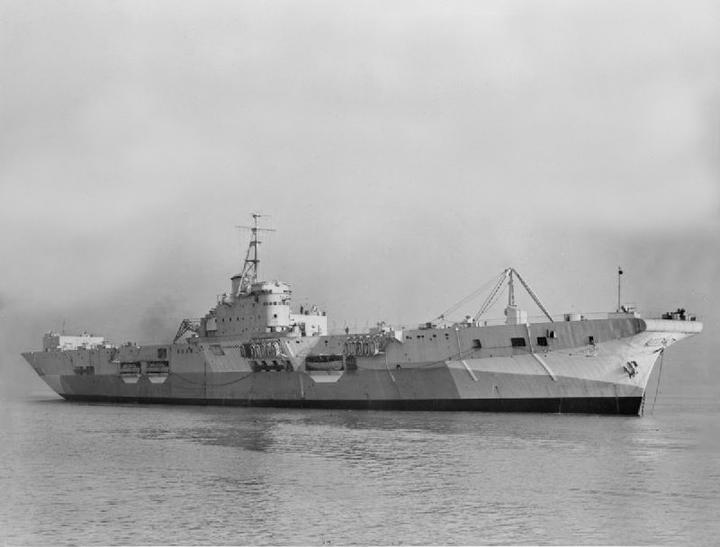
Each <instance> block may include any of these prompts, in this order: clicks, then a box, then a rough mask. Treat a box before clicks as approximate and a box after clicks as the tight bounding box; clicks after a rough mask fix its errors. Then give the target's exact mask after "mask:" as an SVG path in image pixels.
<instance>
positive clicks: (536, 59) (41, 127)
mask: <svg viewBox="0 0 720 547" xmlns="http://www.w3.org/2000/svg"><path fill="white" fill-rule="evenodd" d="M0 62H1V63H2V64H1V67H2V70H1V71H0V189H1V190H2V194H1V196H2V199H1V200H0V230H1V231H2V233H1V235H0V253H1V256H2V275H1V276H0V335H2V338H1V339H0V341H1V343H2V347H1V348H0V358H2V361H3V369H4V370H5V372H4V373H3V374H4V375H5V378H7V375H8V374H9V373H8V372H7V370H9V369H11V370H13V371H17V370H19V369H21V368H22V367H24V365H23V364H22V362H21V360H20V358H19V357H18V353H19V352H20V351H21V350H27V349H33V348H39V347H40V343H41V337H42V334H43V333H44V332H45V331H47V330H50V329H55V330H59V329H60V328H62V325H63V323H64V324H65V328H66V330H68V331H83V330H87V331H92V332H95V333H98V334H104V335H105V336H107V337H109V338H110V339H112V340H113V341H115V342H122V341H124V340H137V341H146V340H158V339H162V338H164V337H167V336H170V337H171V336H172V334H173V333H174V331H175V329H176V327H177V324H178V323H179V321H180V319H182V318H183V317H200V316H201V315H203V314H204V313H206V312H207V311H208V310H209V309H210V307H211V306H213V305H214V303H215V299H216V295H217V294H218V293H222V292H225V291H227V290H228V289H229V277H230V276H231V275H233V274H234V273H237V271H239V269H240V267H241V264H240V258H241V254H242V253H244V248H245V245H246V243H247V237H248V234H247V233H241V232H239V231H238V230H237V229H236V228H235V226H236V225H239V224H248V223H249V222H250V220H251V219H250V216H249V214H250V213H251V212H252V211H260V212H263V213H267V214H269V215H272V216H271V217H269V218H267V219H266V225H267V226H268V227H271V228H274V229H276V230H277V231H276V232H274V233H272V234H270V235H269V236H268V238H267V239H266V241H265V242H264V243H263V246H262V252H263V255H262V258H263V259H264V262H263V264H262V268H261V269H262V274H263V277H267V278H279V279H282V280H284V281H287V282H289V283H291V284H292V286H293V289H294V294H295V297H296V301H297V302H298V304H299V303H302V302H307V303H318V304H322V305H323V306H324V307H325V308H326V309H327V311H328V314H329V316H330V318H329V320H330V323H331V325H332V324H333V323H335V324H336V326H343V325H345V324H346V323H347V324H349V325H351V326H353V325H355V324H357V325H358V326H365V324H373V323H374V322H375V321H379V320H386V321H388V322H391V323H396V324H398V323H403V324H409V323H418V322H422V321H426V320H429V319H432V318H433V317H435V316H437V315H438V314H439V313H441V312H442V311H443V310H445V309H446V308H448V307H449V306H451V305H452V304H454V303H455V302H457V301H459V300H460V299H462V298H463V297H464V296H465V295H467V294H469V293H470V292H472V291H473V290H474V289H476V288H477V287H479V286H480V285H482V284H483V283H485V282H486V281H488V280H489V279H491V278H492V277H494V276H496V275H497V274H499V273H500V271H502V269H503V268H505V267H508V266H515V267H516V268H517V269H518V270H519V271H520V272H521V273H522V274H523V275H524V277H525V278H526V279H527V280H528V281H529V282H530V284H531V285H532V286H533V288H534V289H535V291H536V292H537V293H538V295H539V296H540V298H541V299H543V300H544V302H545V304H546V306H547V307H548V308H549V309H550V311H551V312H552V313H563V312H566V311H571V310H572V311H583V312H590V311H603V310H611V309H613V308H614V306H615V303H616V293H615V291H616V269H617V266H618V265H622V266H623V268H624V270H625V275H624V279H623V282H624V296H625V298H624V300H626V301H629V302H635V303H637V305H638V306H639V307H641V308H644V309H646V310H652V311H663V310H666V309H674V308H677V307H678V306H685V307H687V308H688V309H691V310H692V311H694V312H696V313H698V314H699V315H700V316H701V318H702V319H703V320H704V322H705V325H706V332H705V333H704V334H703V335H702V336H701V337H698V338H695V339H693V340H691V341H687V342H685V343H684V344H683V345H682V346H678V349H677V350H675V352H674V353H673V354H672V355H673V356H674V361H675V362H676V363H677V364H676V365H675V367H674V368H673V370H674V372H672V371H671V372H670V373H666V374H670V375H671V376H670V378H671V379H672V378H673V376H672V375H673V374H675V378H676V379H682V378H688V377H690V378H691V380H692V381H695V382H705V383H707V382H708V381H709V380H712V379H714V378H716V377H717V374H716V373H715V372H714V366H715V365H716V364H718V363H717V362H718V359H717V357H716V354H715V353H714V352H713V351H712V346H713V343H714V342H717V340H718V330H719V329H720V312H718V309H719V308H720V295H719V292H720V291H719V290H718V287H719V286H720V142H719V139H720V129H719V124H720V68H719V67H720V4H718V3H717V2H660V1H648V2H641V1H634V2H625V1H623V2H613V1H584V2H581V1H567V2H561V1H556V2H542V1H541V2H536V1H533V2H517V1H502V2H492V1H483V2H475V1H467V2H460V1H458V2H440V1H435V2H421V1H412V2H411V1H407V2H393V1H382V2H369V1H363V2H342V1H341V2H338V1H327V2H309V1H303V2H250V1H245V2H239V1H235V2H214V1H202V2H179V1H167V2H147V1H142V2H131V1H122V2H119V1H116V2H109V1H108V2H96V1H89V0H88V1H63V2H59V1H46V2H43V1H37V2H27V1H24V0H23V1H17V2H13V1H11V2H7V1H0ZM481 303H482V299H480V300H478V301H476V302H475V303H474V304H471V305H470V306H469V308H468V309H467V310H465V311H466V312H467V313H474V312H475V311H477V309H478V308H479V307H480V304H481ZM528 307H529V308H530V312H531V314H537V313H538V312H537V310H536V309H533V308H531V307H530V306H529V305H528ZM490 316H494V317H501V316H502V307H501V306H499V307H497V308H496V309H495V310H494V312H493V313H491V314H490ZM459 317H462V313H461V314H460V316H459ZM683 346H684V347H685V349H684V350H683V349H681V348H682V347H683ZM668 368H672V367H668ZM17 374H21V373H17ZM0 382H2V374H0Z"/></svg>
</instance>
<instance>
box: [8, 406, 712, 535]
mask: <svg viewBox="0 0 720 547" xmlns="http://www.w3.org/2000/svg"><path fill="white" fill-rule="evenodd" d="M646 410H649V409H646ZM718 417H720V406H719V405H718V404H717V403H715V402H714V401H712V400H710V399H708V400H694V401H692V402H689V401H687V400H685V399H670V398H666V399H664V400H660V401H659V402H658V404H657V407H656V408H655V411H654V413H653V415H652V416H649V415H646V416H645V417H643V418H635V417H610V416H572V415H531V414H492V413H464V412H458V413H430V412H371V411H329V410H281V409H244V408H222V407H182V406H160V405H102V404H77V403H66V402H63V401H61V400H58V399H50V398H39V399H33V400H19V401H13V400H7V399H6V400H3V401H0V458H2V462H3V463H2V467H1V468H0V489H1V492H2V498H1V499H0V541H4V542H5V543H6V544H9V545H16V544H22V545H46V544H83V545H93V544H104V545H118V544H163V545H171V544H194V545H205V544H210V545H218V544H221V545H222V544H232V545H237V544H274V545H286V544H311V545H323V544H333V545H342V544H508V543H510V544H523V543H531V544H548V543H550V544H593V545H598V544H603V545H604V544H655V545H657V544H674V545H676V544H686V545H687V544H694V545H711V544H715V543H716V540H717V537H718V535H720V525H719V524H718V520H720V519H718V516H720V513H718V510H717V501H718V499H720V458H719V456H718V454H719V453H720V442H719V441H718V438H719V437H718V433H719V429H718V425H717V423H718Z"/></svg>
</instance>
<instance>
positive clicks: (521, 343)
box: [510, 338, 525, 348]
mask: <svg viewBox="0 0 720 547" xmlns="http://www.w3.org/2000/svg"><path fill="white" fill-rule="evenodd" d="M510 344H512V347H514V348H524V347H525V338H510Z"/></svg>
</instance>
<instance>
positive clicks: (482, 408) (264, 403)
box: [62, 394, 642, 416]
mask: <svg viewBox="0 0 720 547" xmlns="http://www.w3.org/2000/svg"><path fill="white" fill-rule="evenodd" d="M62 396H63V397H64V398H65V399H67V400H68V401H84V402H98V403H141V404H167V405H170V404H173V405H175V404H184V405H217V406H256V407H280V408H326V409H354V410H441V411H442V410H445V411H476V412H545V413H555V414H557V413H562V414H619V415H628V416H630V415H632V416H637V415H638V414H639V413H640V406H641V404H642V397H569V398H545V399H425V400H375V401H368V400H344V401H340V400H312V401H310V400H304V399H296V400H258V399H256V400H248V399H193V398H187V399H179V398H159V397H113V396H105V395H71V394H62Z"/></svg>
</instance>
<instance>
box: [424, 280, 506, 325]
mask: <svg viewBox="0 0 720 547" xmlns="http://www.w3.org/2000/svg"><path fill="white" fill-rule="evenodd" d="M496 280H497V277H493V278H492V279H490V280H488V281H487V282H486V283H484V284H483V285H482V286H480V287H479V288H477V289H475V290H474V291H473V292H471V293H470V294H469V295H467V296H466V297H465V298H463V299H462V300H461V301H460V302H458V303H457V304H455V305H453V306H451V307H449V308H448V309H447V310H445V311H444V312H442V313H441V314H440V315H438V316H437V317H436V318H435V319H433V321H437V320H439V319H445V317H446V316H447V315H448V314H451V313H454V312H456V311H457V310H458V309H459V308H460V307H462V306H464V305H465V304H467V303H468V302H469V301H470V300H472V299H473V298H475V297H476V296H478V295H479V294H482V293H484V292H485V291H486V290H488V289H489V288H490V287H491V286H492V285H493V284H494V283H495V282H496Z"/></svg>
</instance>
